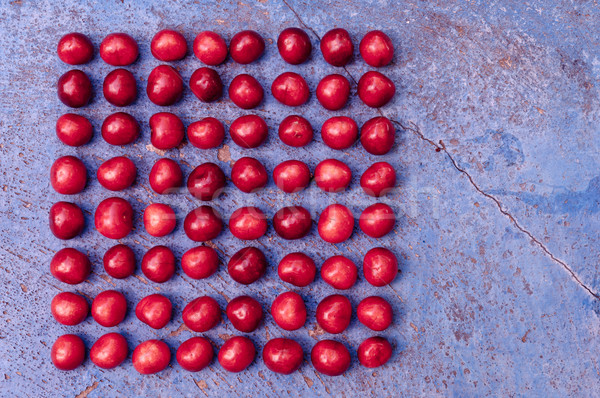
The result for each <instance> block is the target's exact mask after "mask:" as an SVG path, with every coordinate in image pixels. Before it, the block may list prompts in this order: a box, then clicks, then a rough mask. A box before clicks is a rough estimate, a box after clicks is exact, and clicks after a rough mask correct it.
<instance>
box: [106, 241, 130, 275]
mask: <svg viewBox="0 0 600 398" xmlns="http://www.w3.org/2000/svg"><path fill="white" fill-rule="evenodd" d="M102 262H103V264H104V270H105V271H106V273H107V274H108V275H110V276H112V277H113V278H116V279H124V278H127V277H128V276H131V275H133V273H134V272H135V254H134V253H133V250H131V248H130V247H129V246H126V245H116V246H113V247H111V248H110V249H108V250H107V251H106V253H104V257H103V259H102Z"/></svg>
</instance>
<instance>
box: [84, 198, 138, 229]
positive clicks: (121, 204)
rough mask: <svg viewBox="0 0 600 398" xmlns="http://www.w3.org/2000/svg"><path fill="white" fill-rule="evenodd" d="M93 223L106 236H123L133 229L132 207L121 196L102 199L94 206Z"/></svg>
mask: <svg viewBox="0 0 600 398" xmlns="http://www.w3.org/2000/svg"><path fill="white" fill-rule="evenodd" d="M94 224H95V225H96V229H97V230H98V232H100V233H101V234H102V235H103V236H105V237H107V238H110V239H121V238H124V237H126V236H127V235H128V234H129V233H130V232H131V230H132V229H133V208H132V207H131V205H130V204H129V202H127V201H126V200H125V199H122V198H108V199H104V200H103V201H102V202H100V204H99V205H98V207H97V208H96V213H95V215H94Z"/></svg>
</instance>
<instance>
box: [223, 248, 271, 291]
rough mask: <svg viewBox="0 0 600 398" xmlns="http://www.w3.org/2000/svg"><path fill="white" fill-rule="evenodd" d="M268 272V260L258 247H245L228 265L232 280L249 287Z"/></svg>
mask: <svg viewBox="0 0 600 398" xmlns="http://www.w3.org/2000/svg"><path fill="white" fill-rule="evenodd" d="M266 271H267V258H266V257H265V255H264V253H263V252H262V251H260V249H257V248H256V247H245V248H243V249H241V250H239V251H238V252H237V253H235V254H234V255H233V256H232V257H231V259H230V260H229V263H228V264H227V272H228V273H229V276H231V279H233V280H234V281H236V282H238V283H241V284H243V285H249V284H251V283H254V282H256V281H257V280H258V279H260V277H261V276H263V275H264V274H265V272H266Z"/></svg>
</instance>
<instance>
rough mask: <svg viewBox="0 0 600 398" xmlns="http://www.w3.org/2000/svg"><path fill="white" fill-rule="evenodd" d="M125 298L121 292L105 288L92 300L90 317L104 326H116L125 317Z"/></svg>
mask: <svg viewBox="0 0 600 398" xmlns="http://www.w3.org/2000/svg"><path fill="white" fill-rule="evenodd" d="M126 313H127V300H125V296H123V293H120V292H117V291H116V290H105V291H103V292H101V293H98V294H97V295H96V297H95V298H94V301H92V317H93V318H94V320H95V321H96V322H98V323H99V324H100V325H101V326H104V327H107V328H109V327H113V326H117V325H118V324H119V323H121V322H123V319H125V314H126Z"/></svg>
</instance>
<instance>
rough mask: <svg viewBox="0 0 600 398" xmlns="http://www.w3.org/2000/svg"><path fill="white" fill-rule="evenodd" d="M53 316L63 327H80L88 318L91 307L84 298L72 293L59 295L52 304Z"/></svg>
mask: <svg viewBox="0 0 600 398" xmlns="http://www.w3.org/2000/svg"><path fill="white" fill-rule="evenodd" d="M50 309H51V311H52V316H53V317H54V319H56V321H57V322H58V323H60V324H62V325H67V326H74V325H79V324H80V323H81V322H83V321H84V320H85V318H87V316H88V313H89V312H90V307H89V305H88V303H87V301H86V300H85V298H84V297H83V296H80V295H78V294H75V293H71V292H62V293H58V294H57V295H56V296H54V298H53V299H52V303H51V304H50Z"/></svg>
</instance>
